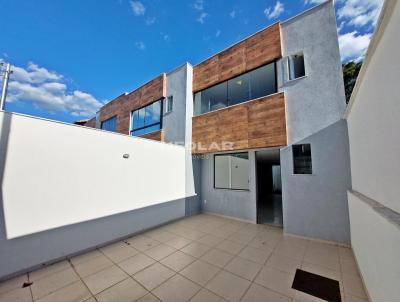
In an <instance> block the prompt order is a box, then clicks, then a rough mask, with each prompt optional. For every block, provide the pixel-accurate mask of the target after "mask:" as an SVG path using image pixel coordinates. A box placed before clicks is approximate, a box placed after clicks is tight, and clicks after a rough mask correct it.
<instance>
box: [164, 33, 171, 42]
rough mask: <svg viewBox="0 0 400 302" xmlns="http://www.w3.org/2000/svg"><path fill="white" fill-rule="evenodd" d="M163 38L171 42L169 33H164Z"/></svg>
mask: <svg viewBox="0 0 400 302" xmlns="http://www.w3.org/2000/svg"><path fill="white" fill-rule="evenodd" d="M163 39H164V41H165V42H169V40H170V38H169V35H168V34H164V35H163Z"/></svg>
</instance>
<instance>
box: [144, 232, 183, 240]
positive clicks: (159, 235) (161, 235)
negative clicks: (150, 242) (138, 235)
mask: <svg viewBox="0 0 400 302" xmlns="http://www.w3.org/2000/svg"><path fill="white" fill-rule="evenodd" d="M144 235H145V236H147V237H150V238H151V239H154V240H157V241H160V242H163V243H164V242H167V241H170V240H173V239H176V238H178V236H177V235H175V234H172V233H170V232H167V231H163V230H159V229H156V230H153V231H150V232H146V233H145V234H144Z"/></svg>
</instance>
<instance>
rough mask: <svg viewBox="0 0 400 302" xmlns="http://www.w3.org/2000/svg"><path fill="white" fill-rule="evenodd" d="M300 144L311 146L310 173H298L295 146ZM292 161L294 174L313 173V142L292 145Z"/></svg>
mask: <svg viewBox="0 0 400 302" xmlns="http://www.w3.org/2000/svg"><path fill="white" fill-rule="evenodd" d="M299 146H309V147H310V167H309V168H310V173H296V160H295V154H294V152H295V150H294V148H295V147H299ZM292 162H293V170H292V173H293V175H313V163H312V162H313V160H312V150H311V143H305V144H294V145H292Z"/></svg>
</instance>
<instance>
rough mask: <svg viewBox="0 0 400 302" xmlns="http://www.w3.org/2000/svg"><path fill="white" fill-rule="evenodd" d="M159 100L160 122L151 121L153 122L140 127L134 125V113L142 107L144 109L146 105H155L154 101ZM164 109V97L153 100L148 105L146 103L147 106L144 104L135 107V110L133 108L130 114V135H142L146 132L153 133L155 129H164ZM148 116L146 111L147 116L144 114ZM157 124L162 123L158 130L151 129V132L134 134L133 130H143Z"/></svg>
mask: <svg viewBox="0 0 400 302" xmlns="http://www.w3.org/2000/svg"><path fill="white" fill-rule="evenodd" d="M157 102H160V121H159V122H156V123H151V124H149V125H144V126H142V127H139V128H134V126H133V124H134V122H133V114H134V113H135V112H136V111H139V110H141V109H143V108H146V107H148V106H151V105H153V104H154V103H157ZM144 110H145V112H146V109H144ZM163 110H164V100H163V99H159V100H157V101H154V102H152V103H149V104H147V105H145V106H142V107H140V108H137V109H135V110H132V111H131V114H130V127H129V128H130V129H129V135H130V136H134V137H140V136H142V135H146V134H149V133H152V132H155V131H160V130H161V129H162V126H163V116H164V115H163V112H164V111H163ZM145 118H146V113H145V116H144V119H145ZM156 125H160V129H158V130H154V131H150V132H147V133H143V134H141V135H133V132H135V131H139V130H143V129H146V128H150V127H153V126H156Z"/></svg>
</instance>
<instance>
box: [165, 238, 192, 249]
mask: <svg viewBox="0 0 400 302" xmlns="http://www.w3.org/2000/svg"><path fill="white" fill-rule="evenodd" d="M191 242H192V240H190V239H187V238H184V237H180V236H177V237H176V238H174V239H171V240H168V241H167V242H165V244H166V245H169V246H172V247H174V248H176V249H181V248H183V247H184V246H187V245H188V244H190V243H191Z"/></svg>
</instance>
